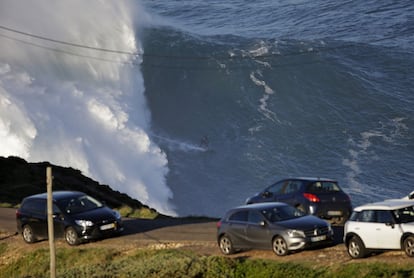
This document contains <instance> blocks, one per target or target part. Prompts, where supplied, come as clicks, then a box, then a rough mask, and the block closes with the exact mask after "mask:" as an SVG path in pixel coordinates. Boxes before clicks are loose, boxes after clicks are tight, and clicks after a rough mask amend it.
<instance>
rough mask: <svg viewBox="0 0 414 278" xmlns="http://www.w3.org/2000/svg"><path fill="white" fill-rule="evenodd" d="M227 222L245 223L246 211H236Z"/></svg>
mask: <svg viewBox="0 0 414 278" xmlns="http://www.w3.org/2000/svg"><path fill="white" fill-rule="evenodd" d="M229 221H238V222H247V210H242V211H237V212H235V213H233V214H232V215H230V217H229Z"/></svg>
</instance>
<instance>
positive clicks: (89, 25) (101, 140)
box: [0, 0, 175, 215]
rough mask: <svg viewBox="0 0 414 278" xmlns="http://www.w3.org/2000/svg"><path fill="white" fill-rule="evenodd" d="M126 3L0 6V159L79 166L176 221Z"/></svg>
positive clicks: (131, 10) (133, 12) (132, 8)
mask: <svg viewBox="0 0 414 278" xmlns="http://www.w3.org/2000/svg"><path fill="white" fill-rule="evenodd" d="M137 18H139V19H143V18H144V19H145V18H147V16H146V14H145V13H144V12H143V11H142V10H141V9H139V7H138V4H137V3H135V2H133V3H132V4H131V5H129V2H127V1H122V2H119V1H80V0H79V1H69V2H67V1H65V2H64V3H63V2H60V1H46V0H42V1H33V2H30V1H29V2H27V1H25V2H24V3H23V2H21V1H13V0H6V1H2V2H1V3H0V25H1V26H3V27H7V28H12V29H14V30H19V31H22V32H25V33H29V34H32V35H36V36H41V37H43V38H48V39H49V38H50V39H53V40H58V41H64V42H70V43H74V44H79V45H85V46H89V47H94V48H101V49H112V50H118V51H122V52H127V53H131V55H130V54H122V53H119V52H118V53H112V52H107V51H98V50H96V49H91V48H85V47H75V46H71V45H68V44H62V43H56V42H52V41H51V40H48V39H41V38H39V37H34V36H31V35H27V34H22V33H18V32H13V31H10V30H9V31H8V30H5V29H1V30H0V43H1V52H0V155H2V156H9V155H17V156H20V157H23V158H25V159H27V160H29V161H50V162H52V163H55V164H59V165H62V166H71V167H74V168H78V169H80V170H81V171H82V172H83V173H84V174H86V175H88V176H91V177H92V178H94V179H96V180H98V181H99V182H101V183H105V184H108V185H110V186H111V187H112V188H114V189H116V190H119V191H121V192H124V193H127V194H128V195H130V196H132V197H134V198H137V199H138V200H140V201H142V202H143V203H145V204H147V205H149V206H151V207H153V208H155V209H157V210H158V211H160V212H162V213H167V214H170V215H174V214H175V212H174V207H173V206H172V205H171V204H170V200H171V199H172V192H171V190H170V189H169V188H168V187H167V185H166V180H165V177H166V174H167V173H168V167H167V159H166V156H165V154H164V153H163V152H162V151H161V150H160V148H159V147H158V146H157V145H155V144H154V143H153V142H152V141H151V140H150V138H149V136H148V133H149V123H150V113H149V111H148V109H147V104H146V99H145V96H144V82H143V77H142V74H141V72H140V68H139V63H140V61H139V58H140V56H139V55H133V54H134V53H137V54H140V53H142V49H140V42H139V41H138V40H137V37H136V33H137V30H136V28H137V26H138V27H139V26H140V24H141V22H136V19H137Z"/></svg>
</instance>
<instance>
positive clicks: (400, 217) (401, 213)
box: [394, 206, 414, 223]
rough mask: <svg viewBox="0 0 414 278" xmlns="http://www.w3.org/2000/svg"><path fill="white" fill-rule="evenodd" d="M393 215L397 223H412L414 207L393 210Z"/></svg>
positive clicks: (413, 220)
mask: <svg viewBox="0 0 414 278" xmlns="http://www.w3.org/2000/svg"><path fill="white" fill-rule="evenodd" d="M394 215H395V218H396V219H397V222H398V223H410V222H414V207H413V206H409V207H406V208H402V209H397V210H394Z"/></svg>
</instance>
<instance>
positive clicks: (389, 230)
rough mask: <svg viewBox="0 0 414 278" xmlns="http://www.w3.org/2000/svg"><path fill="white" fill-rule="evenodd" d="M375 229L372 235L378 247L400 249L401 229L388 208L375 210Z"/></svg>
mask: <svg viewBox="0 0 414 278" xmlns="http://www.w3.org/2000/svg"><path fill="white" fill-rule="evenodd" d="M376 221H377V223H378V224H377V225H376V226H375V231H373V236H374V237H375V239H376V244H377V246H378V248H380V249H400V248H401V244H400V239H401V235H402V232H401V229H400V226H399V225H398V224H395V220H394V218H393V216H392V212H391V211H389V210H377V211H376Z"/></svg>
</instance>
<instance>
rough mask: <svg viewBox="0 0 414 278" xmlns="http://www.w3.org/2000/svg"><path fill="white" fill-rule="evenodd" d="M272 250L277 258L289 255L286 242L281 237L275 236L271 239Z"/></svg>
mask: <svg viewBox="0 0 414 278" xmlns="http://www.w3.org/2000/svg"><path fill="white" fill-rule="evenodd" d="M272 249H273V252H275V254H276V255H278V256H286V255H287V254H288V253H289V250H288V246H287V244H286V241H285V240H284V239H283V237H281V236H277V237H275V238H274V239H273V242H272Z"/></svg>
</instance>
